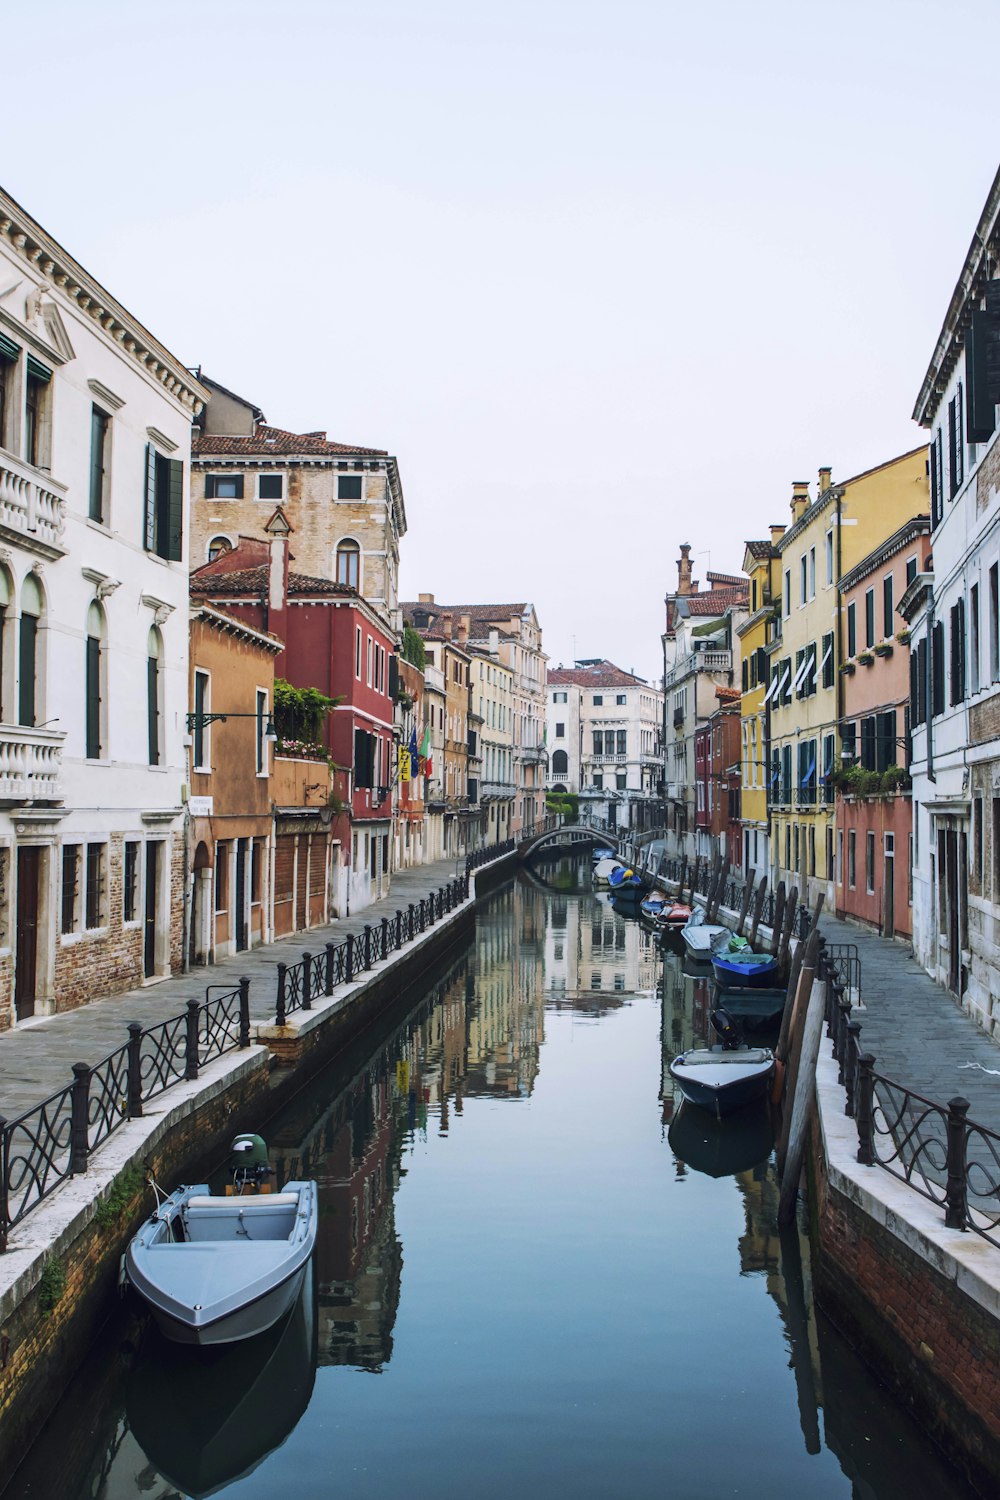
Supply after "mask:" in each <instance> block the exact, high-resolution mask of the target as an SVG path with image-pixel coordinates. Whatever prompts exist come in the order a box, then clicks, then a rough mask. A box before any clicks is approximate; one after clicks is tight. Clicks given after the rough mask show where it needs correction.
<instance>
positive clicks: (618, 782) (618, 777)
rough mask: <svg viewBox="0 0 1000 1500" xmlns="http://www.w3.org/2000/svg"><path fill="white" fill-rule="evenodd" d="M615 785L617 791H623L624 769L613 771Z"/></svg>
mask: <svg viewBox="0 0 1000 1500" xmlns="http://www.w3.org/2000/svg"><path fill="white" fill-rule="evenodd" d="M615 786H616V787H617V789H618V791H620V792H623V791H624V790H625V772H624V771H616V772H615Z"/></svg>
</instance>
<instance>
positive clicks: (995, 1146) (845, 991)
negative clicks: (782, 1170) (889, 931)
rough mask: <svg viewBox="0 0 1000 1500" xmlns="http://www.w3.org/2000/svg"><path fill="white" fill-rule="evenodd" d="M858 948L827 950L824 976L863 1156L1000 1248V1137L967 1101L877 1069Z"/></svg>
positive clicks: (848, 1108) (832, 1032)
mask: <svg viewBox="0 0 1000 1500" xmlns="http://www.w3.org/2000/svg"><path fill="white" fill-rule="evenodd" d="M845 948H846V949H847V950H848V951H847V952H846V953H845V952H844V949H845ZM852 949H853V945H849V944H845V945H843V946H842V947H840V948H839V949H838V948H837V947H833V948H830V949H827V951H826V952H825V953H824V954H823V956H822V958H821V960H820V965H821V967H820V974H821V977H822V978H824V979H825V980H826V982H827V983H826V1027H827V1035H828V1036H829V1037H830V1038H831V1040H832V1042H833V1055H834V1058H835V1059H836V1062H837V1064H838V1075H837V1076H838V1079H839V1081H840V1083H841V1084H842V1085H843V1088H844V1113H845V1114H846V1115H848V1116H849V1117H850V1118H852V1119H854V1120H855V1122H856V1124H857V1130H858V1153H857V1159H858V1161H859V1162H860V1163H861V1164H862V1165H863V1166H868V1167H881V1168H882V1169H883V1171H886V1172H889V1173H890V1174H891V1175H892V1176H893V1177H896V1178H898V1179H899V1181H900V1182H905V1183H906V1184H907V1186H908V1187H911V1188H913V1190H914V1191H915V1192H917V1193H920V1194H921V1196H922V1197H924V1198H927V1199H929V1200H930V1202H931V1203H934V1204H936V1205H937V1206H938V1207H939V1208H941V1209H943V1211H944V1222H945V1225H946V1227H947V1228H949V1229H962V1230H970V1229H971V1230H973V1231H974V1232H975V1233H976V1234H978V1235H981V1236H982V1238H983V1239H985V1240H988V1241H989V1242H990V1244H991V1245H995V1246H997V1248H1000V1135H998V1134H997V1133H996V1131H993V1130H990V1129H989V1128H988V1127H987V1126H985V1125H980V1124H978V1123H977V1122H976V1121H975V1120H970V1119H969V1118H968V1113H969V1109H970V1104H969V1101H968V1099H963V1098H961V1097H956V1098H954V1099H949V1100H948V1102H947V1104H942V1103H941V1102H940V1101H939V1100H936V1099H928V1098H925V1096H924V1095H923V1094H918V1093H917V1092H916V1090H915V1089H910V1088H907V1087H906V1085H905V1084H902V1083H900V1082H899V1081H898V1080H897V1079H895V1078H889V1077H888V1076H887V1075H886V1074H884V1073H880V1072H879V1071H878V1070H877V1068H876V1065H875V1063H876V1059H875V1057H874V1056H873V1054H872V1053H871V1052H867V1051H865V1049H864V1047H863V1046H862V1043H861V1022H860V1021H859V1020H858V1019H857V1017H856V1016H855V1015H854V1014H853V1012H854V1009H855V1007H854V1006H853V1005H852V1003H851V996H852V992H853V993H855V994H857V995H858V996H860V990H861V966H860V961H859V960H858V957H857V952H856V950H854V951H853V952H852V951H851V950H852Z"/></svg>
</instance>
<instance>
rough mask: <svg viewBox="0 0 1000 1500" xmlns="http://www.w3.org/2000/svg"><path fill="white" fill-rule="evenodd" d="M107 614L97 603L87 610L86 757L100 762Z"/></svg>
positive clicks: (102, 746)
mask: <svg viewBox="0 0 1000 1500" xmlns="http://www.w3.org/2000/svg"><path fill="white" fill-rule="evenodd" d="M104 642H105V624H104V611H103V609H102V608H101V606H100V605H99V604H98V603H97V600H96V599H95V600H94V601H93V603H92V604H91V606H90V608H89V609H88V610H87V647H86V664H85V677H86V739H87V744H86V756H87V759H88V760H99V759H100V757H101V756H102V755H103V754H104V751H105V746H104V734H103V732H102V730H103V723H102V721H103V718H104V705H105V703H106V702H107V693H106V692H105V691H104V667H105V653H104Z"/></svg>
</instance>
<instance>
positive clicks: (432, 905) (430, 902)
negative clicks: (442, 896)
mask: <svg viewBox="0 0 1000 1500" xmlns="http://www.w3.org/2000/svg"><path fill="white" fill-rule="evenodd" d="M427 905H428V907H429V908H430V910H429V911H428V916H429V918H430V923H429V925H430V926H431V927H433V926H434V912H435V905H436V903H435V900H434V892H433V891H431V894H430V898H429V899H428V902H427Z"/></svg>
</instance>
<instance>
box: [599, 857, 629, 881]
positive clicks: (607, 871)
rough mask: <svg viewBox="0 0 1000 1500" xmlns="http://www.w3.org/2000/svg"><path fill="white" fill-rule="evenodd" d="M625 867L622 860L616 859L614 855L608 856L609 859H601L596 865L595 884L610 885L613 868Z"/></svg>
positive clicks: (621, 868) (620, 868)
mask: <svg viewBox="0 0 1000 1500" xmlns="http://www.w3.org/2000/svg"><path fill="white" fill-rule="evenodd" d="M624 868H625V867H624V865H623V864H622V862H621V860H620V859H615V858H614V856H608V858H607V859H599V860H598V861H597V864H596V865H595V866H594V872H593V873H594V884H595V885H608V884H609V883H610V876H611V872H612V871H613V870H623V869H624Z"/></svg>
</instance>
